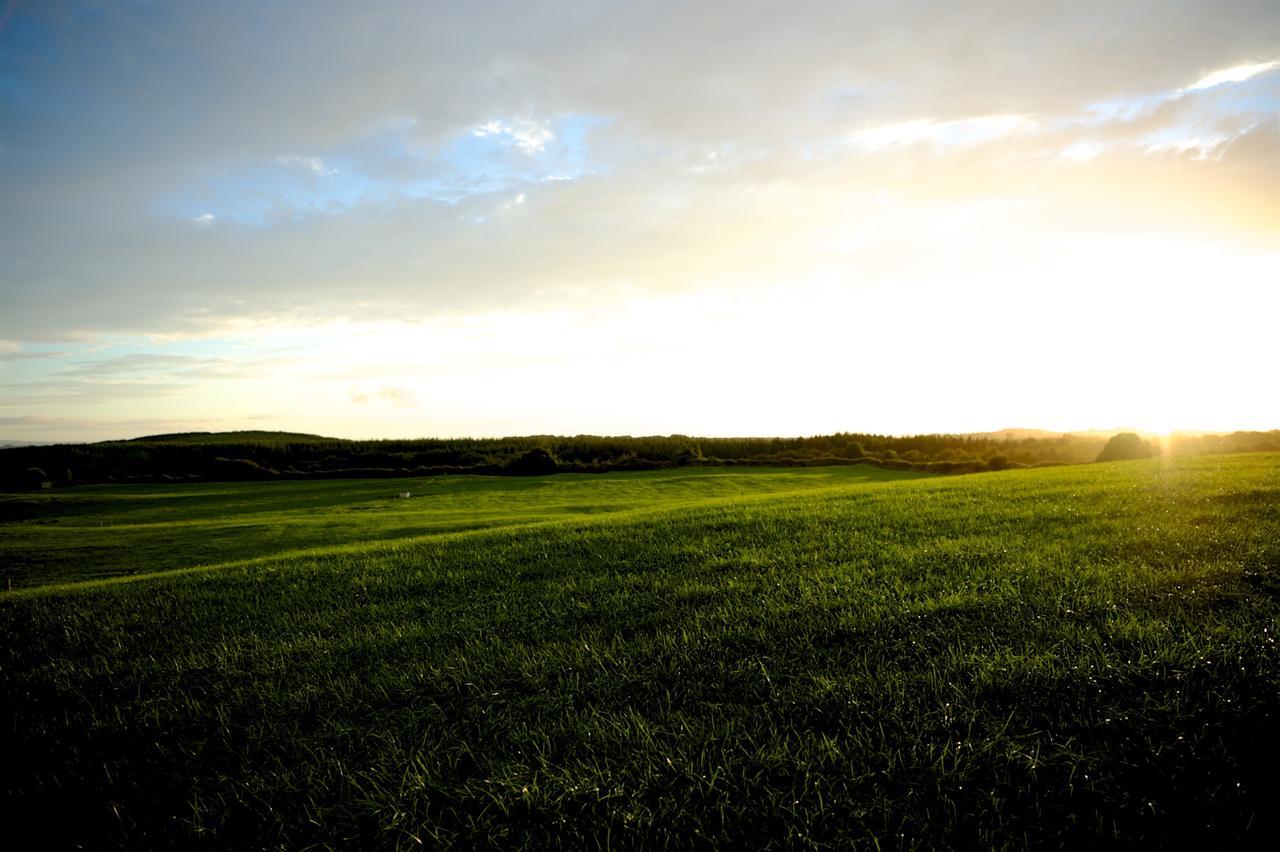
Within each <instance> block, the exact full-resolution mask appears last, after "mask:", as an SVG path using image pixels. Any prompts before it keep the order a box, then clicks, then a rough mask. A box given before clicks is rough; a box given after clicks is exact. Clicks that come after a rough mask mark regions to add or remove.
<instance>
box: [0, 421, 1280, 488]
mask: <svg viewBox="0 0 1280 852" xmlns="http://www.w3.org/2000/svg"><path fill="white" fill-rule="evenodd" d="M1105 445H1106V439H1105V438H1103V437H1100V436H1094V435H1069V434H1067V435H1056V436H1053V437H1023V438H1007V439H1002V438H995V437H989V436H980V435H911V436H891V435H870V434H860V433H848V432H838V433H836V434H833V435H817V436H812V437H803V438H698V437H690V436H687V435H666V436H649V437H603V436H596V435H575V436H572V437H567V436H554V435H531V436H525V437H511V438H424V439H414V440H377V441H354V440H344V439H339V438H325V437H321V436H317V435H304V434H297V433H290V432H214V433H209V432H194V433H183V434H174V435H153V436H150V437H145V438H137V439H133V440H128V441H105V442H101V443H94V444H57V445H49V446H32V447H15V448H8V449H0V484H3V485H4V486H6V487H9V488H14V487H18V488H31V487H35V488H39V487H50V486H56V485H66V484H75V483H102V482H165V481H201V480H212V481H228V480H270V479H310V478H337V477H350V478H373V477H397V476H434V475H443V474H489V475H507V476H519V475H543V474H548V473H557V472H579V473H602V472H607V471H627V470H654V469H659V468H671V467H684V466H697V465H707V466H734V465H740V466H767V467H800V466H816V465H841V464H872V465H877V466H880V467H888V468H894V469H900V470H922V471H932V472H939V473H963V472H972V471H980V470H1001V469H1005V468H1011V467H1034V466H1043V465H1059V464H1079V463H1083V462H1091V461H1094V460H1095V459H1097V458H1098V457H1099V455H1100V453H1102V452H1103V449H1104V446H1105ZM1155 450H1158V451H1161V452H1171V453H1174V454H1178V455H1183V454H1196V453H1236V452H1266V451H1280V430H1272V431H1270V432H1233V433H1231V434H1227V435H1202V436H1175V437H1173V438H1171V439H1167V440H1165V442H1164V443H1163V445H1161V446H1158V447H1155V448H1154V450H1153V451H1155Z"/></svg>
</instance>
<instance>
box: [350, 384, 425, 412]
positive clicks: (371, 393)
mask: <svg viewBox="0 0 1280 852" xmlns="http://www.w3.org/2000/svg"><path fill="white" fill-rule="evenodd" d="M379 400H380V401H383V402H389V403H391V404H392V405H394V406H396V407H397V408H412V407H414V406H415V405H417V404H418V397H417V394H416V393H414V391H413V389H412V388H406V387H399V386H395V385H384V386H383V387H381V388H378V389H377V390H353V391H352V392H351V401H352V402H354V403H356V404H357V405H365V404H367V403H370V402H375V401H379Z"/></svg>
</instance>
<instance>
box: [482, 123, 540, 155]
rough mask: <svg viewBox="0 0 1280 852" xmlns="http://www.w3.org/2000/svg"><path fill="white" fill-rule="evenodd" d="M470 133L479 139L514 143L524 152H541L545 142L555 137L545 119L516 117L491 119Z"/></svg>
mask: <svg viewBox="0 0 1280 852" xmlns="http://www.w3.org/2000/svg"><path fill="white" fill-rule="evenodd" d="M471 135H473V136H477V137H479V138H481V139H489V138H497V139H499V140H500V141H502V142H503V143H504V144H508V145H514V146H515V147H517V148H519V149H520V150H521V151H524V152H525V153H526V154H538V153H541V152H542V150H543V149H544V148H546V147H547V143H548V142H551V141H552V140H554V139H555V138H556V135H555V134H554V133H552V132H551V127H550V124H549V123H548V122H546V121H534V120H532V119H527V118H517V119H515V120H513V121H501V120H499V119H493V120H492V121H486V122H485V123H484V124H480V125H477V126H476V127H475V128H473V129H472V131H471Z"/></svg>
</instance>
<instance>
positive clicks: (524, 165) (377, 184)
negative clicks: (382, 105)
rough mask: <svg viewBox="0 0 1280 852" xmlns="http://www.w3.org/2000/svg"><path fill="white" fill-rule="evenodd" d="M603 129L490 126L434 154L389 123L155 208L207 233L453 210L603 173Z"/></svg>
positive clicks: (512, 123) (569, 122) (520, 123)
mask: <svg viewBox="0 0 1280 852" xmlns="http://www.w3.org/2000/svg"><path fill="white" fill-rule="evenodd" d="M607 123H608V119H605V118H603V117H600V116H593V115H580V114H570V115H563V116H559V117H557V118H554V119H536V120H535V119H498V118H494V119H487V120H485V121H480V122H477V123H476V124H475V125H474V126H473V127H471V128H468V129H467V130H465V131H464V132H461V133H459V134H457V135H456V136H454V137H453V138H452V139H450V140H448V141H447V142H445V143H444V144H443V145H440V146H438V147H437V148H435V149H430V148H426V147H424V146H423V145H422V144H421V143H420V142H419V141H418V140H417V138H416V136H415V130H416V127H417V123H416V122H415V121H413V120H403V121H397V122H391V123H389V124H388V125H387V126H386V127H384V128H383V129H381V130H379V131H378V132H376V133H374V134H371V135H370V136H368V137H367V138H365V139H362V140H359V141H356V142H353V143H350V144H348V145H345V146H340V147H338V148H335V149H334V150H331V151H324V152H320V153H305V154H302V153H283V154H280V155H279V156H277V157H276V158H275V159H274V160H270V161H264V162H261V163H257V164H254V165H251V166H247V167H243V168H239V169H234V170H230V171H226V172H219V173H215V174H211V175H209V176H208V177H206V178H205V179H203V180H201V181H200V182H199V183H198V184H196V185H194V186H189V187H186V188H184V189H183V190H182V191H181V192H179V193H177V194H176V195H175V196H173V197H171V198H168V199H164V200H163V201H161V203H160V204H159V205H158V207H159V210H160V212H161V213H162V214H165V215H171V216H177V217H180V218H183V219H187V220H189V221H191V222H192V223H194V224H196V225H199V226H206V227H207V226H211V225H214V224H217V223H222V222H228V223H234V224H237V225H253V226H269V225H273V224H279V223H282V222H287V221H290V220H293V219H296V218H299V217H305V216H312V215H326V214H327V215H334V214H340V213H342V212H344V211H346V210H348V209H350V208H352V207H355V206H358V205H363V204H387V203H393V202H396V201H402V200H431V201H438V202H442V203H446V204H456V203H457V202H459V201H461V200H463V199H465V198H469V197H471V196H475V195H483V194H496V193H504V192H508V191H514V190H518V189H519V188H520V187H522V186H527V185H529V184H533V183H539V182H544V181H565V180H575V179H578V178H581V177H583V176H585V175H587V174H593V173H597V172H600V171H602V170H603V164H601V163H600V162H599V161H598V159H597V158H594V157H593V156H592V152H591V150H590V145H589V138H588V137H589V135H590V133H591V131H592V130H593V129H595V128H598V127H601V126H603V125H605V124H607Z"/></svg>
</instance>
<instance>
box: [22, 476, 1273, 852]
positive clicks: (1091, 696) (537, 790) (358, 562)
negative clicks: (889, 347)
mask: <svg viewBox="0 0 1280 852" xmlns="http://www.w3.org/2000/svg"><path fill="white" fill-rule="evenodd" d="M402 489H403V490H410V491H412V492H413V493H414V495H415V496H414V498H412V499H410V500H395V499H390V498H391V495H392V494H394V493H395V492H396V491H398V490H402ZM2 505H3V511H4V513H5V514H4V518H5V523H4V525H3V527H2V529H0V532H2V533H3V536H4V538H3V541H2V543H0V558H3V561H4V563H5V571H6V572H8V576H10V577H12V578H13V580H14V582H15V584H16V586H17V587H18V588H17V590H16V591H14V592H10V593H7V594H6V595H4V596H3V597H2V598H0V630H2V632H3V636H4V647H3V651H2V652H0V687H2V688H3V694H4V695H5V696H6V701H5V709H4V716H3V721H4V725H5V728H4V732H5V737H6V739H7V746H6V748H5V753H6V757H5V760H4V761H3V763H4V770H3V771H4V774H5V784H6V796H5V807H6V808H7V809H8V811H9V812H8V813H6V814H5V815H4V818H5V825H6V826H7V827H8V828H7V831H8V832H9V833H11V834H12V835H13V836H20V835H19V834H18V832H19V831H22V830H36V831H39V832H40V833H41V834H42V835H43V836H44V837H45V838H46V840H47V844H46V845H48V846H58V845H71V844H73V843H83V844H87V845H89V846H113V845H114V846H131V847H135V848H155V847H184V848H185V847H191V846H213V847H227V846H250V847H255V848H256V847H267V848H276V847H279V848H305V847H318V848H323V847H336V848H370V847H374V848H383V847H406V848H416V847H418V846H420V845H424V846H427V847H438V846H447V845H452V846H456V847H459V848H475V847H491V848H519V847H536V848H546V847H548V846H551V845H553V844H557V843H558V844H559V845H567V846H569V847H571V848H578V847H587V848H596V847H602V848H603V847H623V848H636V847H644V848H653V847H663V846H680V847H687V846H716V845H718V846H725V847H759V846H769V845H774V846H785V847H793V848H806V847H812V848H845V847H849V846H866V847H867V848H877V847H879V848H938V847H956V846H964V847H974V846H983V847H987V846H999V847H1043V846H1054V845H1061V844H1069V845H1073V846H1083V845H1096V846H1115V845H1144V846H1154V845H1159V844H1164V845H1177V846H1186V845H1189V844H1194V843H1201V844H1203V845H1206V846H1212V847H1214V848H1224V847H1235V848H1240V847H1244V846H1265V845H1267V844H1268V842H1274V841H1275V840H1276V839H1277V837H1280V783H1277V781H1276V780H1275V778H1276V772H1277V767H1278V766H1280V728H1278V725H1280V648H1278V647H1277V642H1276V633H1277V631H1278V630H1280V455H1276V454H1267V455H1242V456H1217V457H1194V458H1181V459H1176V460H1174V461H1161V460H1152V461H1145V462H1122V463H1114V464H1107V465H1085V466H1078V467H1063V468H1049V469H1040V470H1025V471H1006V472H1001V473H990V474H977V475H969V476H956V477H945V478H902V476H901V475H900V474H892V473H888V472H885V471H878V470H874V469H868V468H822V469H799V470H770V471H742V470H738V469H734V470H732V471H727V470H720V471H717V470H709V469H691V470H682V471H662V472H654V473H645V474H622V475H606V476H595V477H591V476H559V477H552V478H547V479H526V480H521V479H479V478H465V477H464V478H457V479H445V478H441V479H434V480H428V481H418V482H412V483H408V484H404V483H402V482H399V481H396V482H388V481H386V480H381V481H377V482H351V481H330V482H305V483H287V482H286V483H271V484H258V485H252V484H245V485H240V484H236V485H219V484H208V485H201V486H133V487H130V486H113V487H105V486H104V487H95V488H88V487H86V488H78V489H70V490H66V491H55V492H52V493H38V494H24V495H10V496H7V497H5V498H3V504H2ZM80 581H84V582H80Z"/></svg>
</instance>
